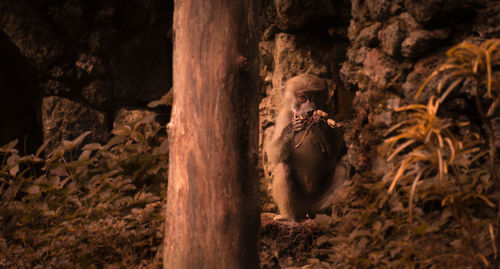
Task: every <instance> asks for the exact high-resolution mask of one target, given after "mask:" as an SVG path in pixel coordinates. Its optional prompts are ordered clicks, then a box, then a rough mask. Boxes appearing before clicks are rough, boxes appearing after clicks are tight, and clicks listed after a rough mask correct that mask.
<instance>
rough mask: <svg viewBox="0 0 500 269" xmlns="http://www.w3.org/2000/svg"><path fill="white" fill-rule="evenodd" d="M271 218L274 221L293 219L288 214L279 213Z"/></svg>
mask: <svg viewBox="0 0 500 269" xmlns="http://www.w3.org/2000/svg"><path fill="white" fill-rule="evenodd" d="M273 220H275V221H290V220H293V219H292V218H291V217H290V216H286V215H281V214H280V215H276V216H274V218H273Z"/></svg>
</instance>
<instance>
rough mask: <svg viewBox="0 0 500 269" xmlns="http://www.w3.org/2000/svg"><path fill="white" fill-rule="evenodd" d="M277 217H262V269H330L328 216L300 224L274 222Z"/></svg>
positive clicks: (264, 214) (287, 221)
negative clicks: (326, 222)
mask: <svg viewBox="0 0 500 269" xmlns="http://www.w3.org/2000/svg"><path fill="white" fill-rule="evenodd" d="M275 216H277V215H276V214H275V213H267V212H266V213H262V215H261V241H260V243H261V245H260V263H261V264H260V267H261V268H289V267H290V268H330V266H329V263H328V262H325V260H328V258H329V256H328V253H329V252H330V250H329V249H330V248H331V246H330V244H329V243H328V241H329V236H327V234H328V233H329V231H328V226H327V225H323V223H322V222H324V220H327V219H329V217H328V216H326V215H322V214H319V215H317V216H316V218H314V219H306V220H303V221H300V222H295V221H293V220H274V217H275Z"/></svg>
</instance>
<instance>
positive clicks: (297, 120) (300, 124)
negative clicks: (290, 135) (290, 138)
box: [292, 115, 308, 132]
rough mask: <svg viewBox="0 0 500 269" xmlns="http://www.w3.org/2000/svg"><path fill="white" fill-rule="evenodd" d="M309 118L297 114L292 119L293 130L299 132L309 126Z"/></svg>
mask: <svg viewBox="0 0 500 269" xmlns="http://www.w3.org/2000/svg"><path fill="white" fill-rule="evenodd" d="M307 124H308V123H307V118H305V117H303V116H299V115H295V116H294V117H293V120H292V126H293V131H295V132H298V131H302V130H304V129H305V127H306V126H307Z"/></svg>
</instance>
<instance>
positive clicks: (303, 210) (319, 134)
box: [265, 74, 346, 221]
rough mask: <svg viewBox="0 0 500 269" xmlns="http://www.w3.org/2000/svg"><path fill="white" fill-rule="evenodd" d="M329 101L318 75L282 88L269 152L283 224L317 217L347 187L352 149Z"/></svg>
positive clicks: (299, 78)
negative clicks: (344, 162) (345, 162)
mask: <svg viewBox="0 0 500 269" xmlns="http://www.w3.org/2000/svg"><path fill="white" fill-rule="evenodd" d="M328 100H329V92H328V86H327V83H326V80H325V79H322V78H319V77H317V76H314V75H310V74H302V75H298V76H295V77H292V78H290V79H289V80H287V81H286V82H285V83H284V85H283V87H282V88H281V101H282V102H281V106H280V109H279V112H278V116H277V118H276V123H275V129H274V133H273V134H272V137H271V141H270V142H269V143H268V146H266V148H267V149H266V150H265V151H266V154H267V158H268V161H269V165H270V169H271V172H272V175H273V176H272V183H271V196H272V197H273V200H274V202H275V203H276V205H277V206H278V210H279V213H280V215H278V216H277V219H292V220H294V221H298V220H301V219H304V218H306V217H311V218H314V217H315V215H316V213H318V212H319V211H321V210H323V209H324V208H325V207H326V206H328V200H329V199H328V198H329V197H331V196H330V195H332V194H333V191H334V189H336V188H337V187H338V186H339V185H340V184H341V183H342V182H343V179H344V177H345V170H343V167H341V165H338V164H339V162H340V158H341V157H342V156H343V155H344V154H345V153H346V146H345V143H344V140H343V134H342V132H341V130H340V128H338V127H337V126H335V125H334V121H333V120H332V119H327V117H328V114H327V113H326V112H325V111H329V110H330V109H329V102H328Z"/></svg>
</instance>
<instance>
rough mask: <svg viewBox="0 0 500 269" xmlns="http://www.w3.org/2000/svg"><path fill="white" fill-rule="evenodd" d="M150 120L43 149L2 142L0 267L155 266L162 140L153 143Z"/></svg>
mask: <svg viewBox="0 0 500 269" xmlns="http://www.w3.org/2000/svg"><path fill="white" fill-rule="evenodd" d="M152 120H153V117H152V116H149V117H146V118H145V119H144V120H142V121H141V122H139V123H137V124H136V125H135V126H134V127H133V128H132V127H130V126H120V127H118V128H116V129H115V130H113V134H114V136H113V137H112V138H111V139H110V140H109V141H108V142H107V144H105V145H101V144H98V143H91V144H87V145H82V142H83V141H84V138H85V136H86V135H88V134H89V132H87V133H84V134H82V135H81V136H79V137H78V138H76V139H75V140H72V141H64V142H63V143H62V145H61V147H60V148H59V149H57V150H55V151H53V152H51V153H49V154H47V156H46V157H41V155H42V152H43V147H42V148H41V149H40V150H39V151H38V153H37V154H35V155H28V156H21V155H20V154H19V152H18V151H17V150H16V149H15V145H16V141H13V142H11V143H9V144H8V145H5V146H3V147H2V148H0V155H1V157H3V161H2V165H1V169H0V267H2V268H51V267H56V268H68V267H75V266H76V267H84V268H103V267H104V268H107V267H110V268H111V267H113V268H130V267H148V268H150V267H158V268H159V267H161V264H162V261H161V256H162V255H161V246H162V237H163V222H164V220H163V214H162V212H163V204H164V203H165V196H164V194H165V193H166V178H167V142H166V140H165V141H163V143H161V145H159V146H152V145H151V143H150V140H151V138H152V137H153V136H155V134H154V133H152V132H151V130H150V129H148V128H143V126H144V125H145V124H148V123H150V122H151V121H152ZM146 130H147V131H146Z"/></svg>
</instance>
